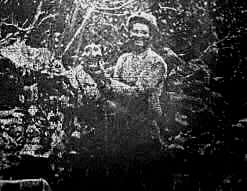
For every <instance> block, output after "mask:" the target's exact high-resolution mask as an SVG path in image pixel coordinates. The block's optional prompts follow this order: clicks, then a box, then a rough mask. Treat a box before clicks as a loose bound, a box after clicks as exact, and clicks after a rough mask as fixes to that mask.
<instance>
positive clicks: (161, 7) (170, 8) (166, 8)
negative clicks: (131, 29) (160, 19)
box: [159, 5, 178, 11]
mask: <svg viewBox="0 0 247 191" xmlns="http://www.w3.org/2000/svg"><path fill="white" fill-rule="evenodd" d="M159 7H160V9H163V10H172V11H178V10H177V9H175V8H173V7H164V6H161V5H159Z"/></svg>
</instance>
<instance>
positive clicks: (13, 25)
mask: <svg viewBox="0 0 247 191" xmlns="http://www.w3.org/2000/svg"><path fill="white" fill-rule="evenodd" d="M1 24H2V25H6V26H12V27H15V28H16V29H17V30H19V31H23V32H26V31H29V30H31V29H32V28H30V27H27V28H23V27H19V26H18V25H17V24H13V23H6V22H1Z"/></svg>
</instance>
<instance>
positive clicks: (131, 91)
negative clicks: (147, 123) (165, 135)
mask: <svg viewBox="0 0 247 191" xmlns="http://www.w3.org/2000/svg"><path fill="white" fill-rule="evenodd" d="M166 76H167V64H166V63H165V61H164V60H163V59H162V57H161V56H159V55H158V54H157V53H155V52H154V51H153V50H151V48H148V49H147V50H146V51H144V52H142V53H140V54H135V53H134V52H131V53H125V54H123V55H122V56H120V58H119V59H118V61H117V65H116V67H115V71H114V76H113V80H111V85H112V89H113V92H114V93H116V94H120V95H130V96H134V97H139V96H140V95H147V99H148V107H149V109H151V111H154V112H155V114H159V115H161V114H162V110H161V106H160V96H161V93H162V90H163V86H164V80H165V79H166Z"/></svg>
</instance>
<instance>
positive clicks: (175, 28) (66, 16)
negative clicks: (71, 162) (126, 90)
mask: <svg viewBox="0 0 247 191" xmlns="http://www.w3.org/2000/svg"><path fill="white" fill-rule="evenodd" d="M0 9H1V12H0V18H1V24H0V28H1V33H0V37H1V39H0V46H1V55H2V56H4V57H7V58H9V59H10V60H11V61H12V63H14V64H15V67H16V68H17V71H16V78H17V79H22V80H21V82H20V84H21V85H20V87H21V90H20V93H18V94H19V95H20V99H19V100H20V103H19V104H18V105H17V107H16V108H15V110H13V111H14V113H16V115H14V118H12V119H1V138H0V141H1V155H2V156H4V157H3V163H2V165H1V167H6V165H7V163H8V162H9V161H8V160H7V158H8V156H9V154H10V156H11V155H12V154H16V153H20V151H21V152H26V151H30V148H29V147H28V146H30V145H32V146H36V148H32V149H31V151H34V150H36V151H37V153H35V154H36V155H37V154H42V155H43V156H44V155H45V154H47V151H48V154H50V153H51V151H52V152H54V153H55V155H56V157H58V158H59V157H61V154H64V153H66V152H67V151H69V150H76V149H77V148H78V145H79V144H81V143H80V142H78V139H77V137H78V136H82V135H83V136H84V137H87V138H85V140H88V141H87V143H85V142H84V143H83V144H88V147H87V148H82V150H83V152H85V153H87V154H88V155H90V154H91V152H92V151H93V150H94V149H95V150H94V152H102V151H103V150H104V149H105V148H104V144H103V143H104V133H105V132H104V130H103V126H104V125H105V124H104V123H103V122H102V121H104V117H106V116H104V113H102V110H101V109H99V108H100V107H101V106H100V104H99V103H93V105H94V106H95V107H92V108H93V111H92V113H95V112H94V111H96V112H98V113H99V115H92V116H91V118H89V120H85V121H83V120H82V121H80V120H79V122H78V118H77V117H76V115H78V113H77V114H76V113H73V112H74V111H75V108H76V107H77V105H76V100H74V99H72V97H73V96H75V92H74V91H73V88H72V87H71V86H70V85H69V83H67V82H66V79H64V78H63V77H61V76H59V75H57V74H58V73H61V72H63V71H65V70H66V69H68V68H69V67H70V66H73V65H76V64H77V62H78V60H79V58H80V56H81V53H82V50H83V48H84V47H85V46H86V45H87V44H89V43H91V42H95V43H99V44H101V45H102V47H103V55H104V61H105V62H106V63H107V65H108V66H114V64H115V62H116V59H117V58H118V56H119V55H120V54H121V53H123V52H126V51H128V49H129V48H130V47H129V43H128V35H127V31H126V25H125V23H126V20H127V17H128V16H129V15H130V14H131V13H133V12H136V11H138V10H145V11H150V12H152V13H153V14H154V15H155V16H156V17H157V21H158V25H159V28H160V34H159V36H157V38H156V39H155V42H154V43H153V48H154V49H155V50H156V51H157V52H158V53H159V54H160V55H162V56H163V58H164V59H165V61H166V62H167V63H168V70H169V75H168V79H167V86H166V91H165V93H164V95H163V96H162V98H161V99H162V104H163V108H164V111H165V114H166V121H165V127H164V132H163V134H162V136H163V137H164V139H165V140H166V146H165V147H164V151H163V153H162V154H163V155H165V156H166V158H169V157H174V158H176V157H177V158H179V156H180V157H181V158H184V161H183V162H180V163H181V166H183V164H184V165H185V166H186V165H187V166H189V165H190V163H191V162H192V161H193V160H196V159H198V160H199V162H204V161H207V160H209V161H210V160H214V159H216V158H219V159H223V160H226V165H229V163H230V162H231V160H233V161H234V162H237V163H240V164H243V163H244V161H245V160H246V154H245V153H246V149H244V148H245V146H244V145H245V144H246V138H245V137H244V135H245V129H246V128H245V127H246V94H245V93H244V92H243V91H242V88H238V86H239V85H240V86H241V87H244V86H245V83H246V77H245V76H247V75H246V66H245V61H246V58H245V57H244V55H243V51H242V50H241V49H240V42H241V41H243V42H244V41H245V39H246V38H245V36H244V35H245V34H246V26H245V25H246V23H244V22H242V18H243V17H244V16H243V15H244V14H246V10H245V8H244V6H243V5H242V4H240V3H239V2H229V1H221V2H220V1H219V2H217V1H205V0H199V1H195V0H175V1H174V0H173V1H171V0H166V1H162V0H157V1H132V0H130V1H114V2H111V1H96V0H95V1H89V0H81V1H80V0H75V1H70V0H52V1H48V0H43V1H42V0H32V1H30V0H17V1H11V0H6V1H0ZM27 9H28V10H27ZM2 10H3V11H2ZM23 10H25V11H23ZM9 13H11V14H9ZM71 13H72V14H71ZM243 44H244V43H243ZM40 47H43V48H40ZM2 61H3V62H9V61H6V60H4V59H3V58H1V63H2ZM89 102H90V101H89V100H87V99H85V100H84V103H85V108H84V111H87V112H88V107H90V108H91V105H90V104H89V105H88V103H89ZM15 106H16V105H15ZM85 113H86V112H85ZM85 113H80V115H82V116H83V117H85V119H88V116H87V115H86V114H85ZM92 113H89V114H88V115H91V114H92ZM13 119H14V120H13ZM69 119H70V120H69ZM21 120H22V121H21ZM94 124H96V125H94ZM13 127H14V128H13ZM68 127H69V128H68ZM97 127H98V128H97ZM99 127H100V128H99ZM23 129H24V131H23ZM95 129H96V130H97V131H96V130H95ZM98 129H100V131H98ZM22 132H25V133H24V134H22ZM95 133H96V134H97V136H96V137H97V140H98V142H97V143H98V144H97V145H95V142H94V144H92V139H91V138H92V137H95ZM88 137H89V138H88ZM32 141H33V142H34V143H35V144H33V143H32V144H29V143H30V142H32ZM90 141H91V142H90ZM41 145H42V147H41ZM69 145H72V146H71V147H72V148H68V147H69ZM90 146H92V147H90ZM2 148H3V149H2ZM3 151H4V152H3ZM81 152H82V151H81ZM6 153H7V154H6ZM31 154H32V155H34V153H31ZM12 160H13V161H15V160H16V159H12ZM61 160H62V159H61ZM64 160H65V159H64ZM95 160H96V159H95ZM5 164H6V165H5ZM13 164H14V163H13ZM216 164H217V163H216ZM210 165H211V166H212V167H211V168H209V170H211V171H210V172H209V170H207V169H203V170H202V171H203V172H205V171H206V172H209V173H212V172H213V173H216V174H217V173H218V174H219V175H218V176H219V177H220V180H219V181H218V182H216V183H215V185H214V186H215V187H217V189H219V190H223V189H224V188H225V186H226V185H228V186H229V187H231V186H233V183H234V182H237V181H244V179H243V178H242V177H241V176H240V175H239V174H238V173H237V172H235V171H234V170H229V172H228V171H221V172H219V171H220V170H222V169H221V168H220V169H219V171H217V170H215V169H214V168H213V167H214V165H213V164H210ZM222 168H223V167H222ZM56 170H57V171H56V172H57V173H60V178H62V177H64V176H65V175H64V174H63V173H65V172H64V170H61V169H60V170H58V169H56ZM91 170H92V169H91ZM92 171H93V170H92ZM198 171H199V170H198ZM198 171H196V172H197V173H198V174H200V172H198ZM233 171H234V172H233ZM66 173H68V172H66ZM187 173H191V172H190V171H189V172H187ZM181 174H183V173H182V172H181V173H178V174H174V176H175V179H176V180H178V179H180V180H182V181H185V182H186V180H185V179H186V178H185V176H182V177H181ZM192 174H193V172H192ZM201 174H203V173H201ZM201 174H200V175H201ZM183 175H184V174H183ZM191 176H192V175H191ZM196 178H197V177H196ZM204 178H205V177H204ZM206 178H208V177H206ZM199 182H201V183H203V180H199ZM181 184H183V183H181ZM175 187H178V190H179V181H178V186H175ZM231 188H232V187H231ZM213 189H215V188H213ZM174 190H176V188H174Z"/></svg>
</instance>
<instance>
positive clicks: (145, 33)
mask: <svg viewBox="0 0 247 191" xmlns="http://www.w3.org/2000/svg"><path fill="white" fill-rule="evenodd" d="M130 39H131V40H132V42H133V45H134V47H135V48H137V49H143V48H144V49H145V48H146V47H147V46H148V44H149V41H150V39H151V34H150V30H149V27H148V25H146V24H143V23H134V24H133V25H132V28H131V29H130Z"/></svg>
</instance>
